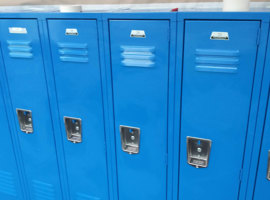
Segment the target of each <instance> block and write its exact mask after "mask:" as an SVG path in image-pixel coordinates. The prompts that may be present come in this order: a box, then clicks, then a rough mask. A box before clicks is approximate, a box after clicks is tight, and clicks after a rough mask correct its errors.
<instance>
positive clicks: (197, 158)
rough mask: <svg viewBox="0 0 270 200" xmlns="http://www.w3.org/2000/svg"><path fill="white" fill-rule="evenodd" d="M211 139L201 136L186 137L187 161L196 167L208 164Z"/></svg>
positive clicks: (203, 166)
mask: <svg viewBox="0 0 270 200" xmlns="http://www.w3.org/2000/svg"><path fill="white" fill-rule="evenodd" d="M211 145H212V141H211V140H208V139H203V138H195V137H187V162H188V164H189V165H191V166H193V167H196V168H205V167H207V166H208V162H209V156H210V151H211Z"/></svg>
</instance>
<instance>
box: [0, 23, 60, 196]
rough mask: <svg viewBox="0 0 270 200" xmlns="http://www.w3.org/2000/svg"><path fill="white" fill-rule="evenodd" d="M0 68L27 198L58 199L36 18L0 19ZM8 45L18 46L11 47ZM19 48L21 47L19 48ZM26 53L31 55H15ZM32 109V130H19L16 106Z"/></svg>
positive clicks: (51, 130)
mask: <svg viewBox="0 0 270 200" xmlns="http://www.w3.org/2000/svg"><path fill="white" fill-rule="evenodd" d="M0 27H1V30H2V34H1V36H0V40H1V44H2V45H1V46H2V54H3V60H4V67H5V72H6V77H7V82H8V89H9V92H10V97H11V107H10V110H11V111H12V113H13V117H14V118H15V122H16V128H17V131H16V135H17V136H16V137H17V138H18V139H19V145H20V146H17V148H18V149H19V151H20V152H21V155H22V158H21V159H22V162H23V165H24V169H25V173H26V179H27V186H28V189H29V190H30V195H31V197H30V198H31V199H33V200H40V199H44V198H47V199H61V198H62V197H61V189H60V182H59V175H58V165H57V158H56V151H55V144H54V136H53V129H52V125H51V118H50V106H49V101H48V96H47V87H46V79H45V74H44V68H43V67H44V66H43V58H42V50H41V46H40V39H39V29H38V25H37V20H30V19H29V20H23V19H20V20H13V19H7V20H4V19H2V20H0ZM9 27H24V28H26V29H27V34H20V33H19V34H17V33H10V32H9ZM11 47H14V48H15V47H20V48H19V49H18V48H15V49H14V48H11ZM22 48H23V49H24V50H22ZM25 49H27V51H29V52H27V53H29V54H30V53H31V54H32V56H31V57H29V56H25V55H24V56H15V57H14V55H13V54H10V51H15V55H19V54H21V55H23V54H24V52H25ZM17 108H20V109H27V110H31V111H32V118H33V124H34V125H33V126H34V132H33V133H32V134H26V133H24V132H22V131H20V128H19V123H18V120H17V116H16V109H17Z"/></svg>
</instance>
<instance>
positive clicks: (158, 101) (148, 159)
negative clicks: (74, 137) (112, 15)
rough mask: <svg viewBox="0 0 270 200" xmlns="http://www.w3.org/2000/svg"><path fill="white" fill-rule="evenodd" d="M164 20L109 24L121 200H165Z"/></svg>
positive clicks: (166, 44)
mask: <svg viewBox="0 0 270 200" xmlns="http://www.w3.org/2000/svg"><path fill="white" fill-rule="evenodd" d="M169 27H170V22H169V21H168V20H110V21H109V31H110V49H111V67H112V84H113V101H114V116H115V137H116V153H117V170H118V174H117V175H118V186H119V199H120V200H127V199H128V200H138V199H140V200H145V199H155V200H164V199H166V192H167V191H166V187H167V140H168V137H167V134H168V133H167V120H168V115H167V113H168V71H169V61H168V58H169V37H170V31H169V30H170V29H169Z"/></svg>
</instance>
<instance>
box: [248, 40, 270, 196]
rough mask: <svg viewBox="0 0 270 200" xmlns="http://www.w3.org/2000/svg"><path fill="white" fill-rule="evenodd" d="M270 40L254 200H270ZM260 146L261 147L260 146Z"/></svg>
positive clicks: (260, 108)
mask: <svg viewBox="0 0 270 200" xmlns="http://www.w3.org/2000/svg"><path fill="white" fill-rule="evenodd" d="M269 53H270V40H269V38H268V49H267V52H266V63H265V72H264V74H265V75H264V78H263V86H262V93H261V101H260V107H259V111H258V112H259V118H260V121H259V123H260V124H259V128H260V129H259V131H260V132H262V133H263V134H262V137H260V138H259V139H258V141H257V142H256V141H255V142H256V143H258V145H257V146H258V147H260V148H259V150H260V151H259V156H258V157H256V158H258V163H257V162H256V161H257V160H255V161H254V165H255V166H256V171H255V170H254V171H255V172H256V175H257V176H256V181H254V183H255V184H254V185H251V186H250V187H252V186H254V190H252V189H251V192H250V193H252V194H253V199H254V200H259V199H260V200H266V199H269V198H270V195H269V193H267V192H265V191H268V190H269V187H270V180H268V179H267V171H268V151H269V150H270V145H269V140H270V96H269V95H270V76H269V73H270V59H269V58H270V57H269ZM267 97H268V98H267ZM259 145H260V146H259Z"/></svg>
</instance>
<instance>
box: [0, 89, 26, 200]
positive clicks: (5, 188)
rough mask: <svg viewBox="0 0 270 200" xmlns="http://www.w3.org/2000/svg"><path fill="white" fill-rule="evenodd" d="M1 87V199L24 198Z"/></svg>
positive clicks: (14, 199) (21, 199)
mask: <svg viewBox="0 0 270 200" xmlns="http://www.w3.org/2000/svg"><path fill="white" fill-rule="evenodd" d="M1 92H2V91H1V88H0V127H1V140H0V163H1V164H0V199H4V200H23V195H22V190H21V186H20V177H19V173H18V168H17V163H16V160H15V154H14V153H15V152H14V150H13V148H12V147H13V142H12V140H11V133H10V129H9V126H8V125H9V123H8V120H7V115H6V110H5V106H4V101H3V99H2V95H1Z"/></svg>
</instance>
